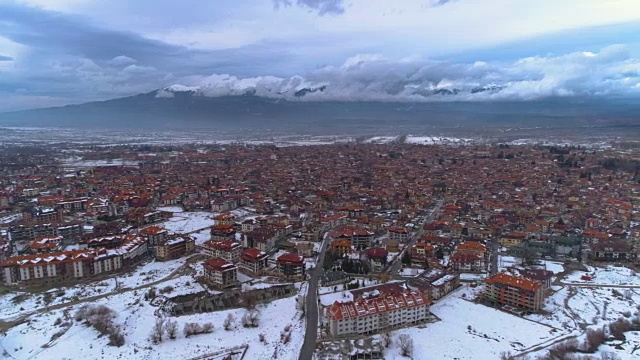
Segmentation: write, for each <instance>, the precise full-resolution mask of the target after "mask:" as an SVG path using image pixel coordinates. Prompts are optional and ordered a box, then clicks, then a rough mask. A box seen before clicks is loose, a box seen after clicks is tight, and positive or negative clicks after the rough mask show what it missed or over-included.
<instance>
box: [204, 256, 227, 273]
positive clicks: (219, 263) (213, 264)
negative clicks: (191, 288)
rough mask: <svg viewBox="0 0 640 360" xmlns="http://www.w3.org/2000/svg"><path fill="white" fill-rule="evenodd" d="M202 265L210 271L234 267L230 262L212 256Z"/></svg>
mask: <svg viewBox="0 0 640 360" xmlns="http://www.w3.org/2000/svg"><path fill="white" fill-rule="evenodd" d="M202 266H204V267H205V268H206V269H208V270H210V271H223V270H229V269H232V268H234V267H235V265H234V264H233V263H232V262H229V261H227V260H225V259H221V258H213V259H209V260H207V261H205V262H204V263H203V264H202Z"/></svg>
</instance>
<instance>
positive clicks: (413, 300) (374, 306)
mask: <svg viewBox="0 0 640 360" xmlns="http://www.w3.org/2000/svg"><path fill="white" fill-rule="evenodd" d="M430 304H431V301H430V300H429V298H427V297H426V296H424V295H423V294H422V293H420V292H419V291H405V292H403V293H401V294H382V295H380V296H377V297H374V298H368V299H365V298H364V297H361V298H358V299H357V300H355V301H349V302H338V301H336V302H334V303H333V305H331V306H330V307H329V308H328V309H327V317H328V318H329V319H331V320H340V319H349V318H364V317H368V316H375V315H377V314H379V313H385V312H390V311H394V310H397V309H403V308H414V307H418V306H428V305H430Z"/></svg>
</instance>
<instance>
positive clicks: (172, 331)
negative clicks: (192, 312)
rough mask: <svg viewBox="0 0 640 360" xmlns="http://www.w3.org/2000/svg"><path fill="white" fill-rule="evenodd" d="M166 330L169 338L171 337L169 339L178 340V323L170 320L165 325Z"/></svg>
mask: <svg viewBox="0 0 640 360" xmlns="http://www.w3.org/2000/svg"><path fill="white" fill-rule="evenodd" d="M164 328H165V330H166V332H167V336H168V337H169V339H175V338H176V333H177V332H178V322H176V321H171V320H170V319H168V320H167V321H166V322H165V323H164Z"/></svg>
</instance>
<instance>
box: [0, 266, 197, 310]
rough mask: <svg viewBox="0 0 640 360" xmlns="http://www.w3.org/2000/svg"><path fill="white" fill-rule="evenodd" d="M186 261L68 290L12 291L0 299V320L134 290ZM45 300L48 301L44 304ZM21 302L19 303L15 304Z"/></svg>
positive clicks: (168, 273)
mask: <svg viewBox="0 0 640 360" xmlns="http://www.w3.org/2000/svg"><path fill="white" fill-rule="evenodd" d="M185 260H186V259H185V258H183V259H176V260H171V261H166V262H161V261H151V262H148V263H145V264H142V265H141V266H140V267H138V268H137V269H135V270H134V271H132V272H130V273H123V274H120V275H119V276H117V277H112V278H107V279H102V280H96V281H93V282H89V283H85V284H78V285H74V286H68V287H60V288H54V289H50V290H48V291H47V292H46V293H49V294H50V295H45V293H44V292H42V293H31V292H20V291H12V292H8V293H6V294H3V295H1V296H0V319H11V318H15V317H17V316H21V315H23V314H28V313H31V312H33V311H36V310H38V309H41V308H42V307H44V306H53V305H59V304H64V303H68V302H71V301H78V300H84V299H87V298H90V297H94V296H99V295H103V294H107V293H111V292H114V291H117V290H119V289H125V288H135V287H139V286H143V285H146V284H149V283H151V282H154V281H158V280H161V279H163V278H165V277H167V276H169V275H170V274H171V273H172V272H173V271H175V270H176V269H178V268H179V267H180V266H182V265H183V264H184V263H185ZM45 298H50V299H49V302H48V303H46V301H45ZM18 299H20V301H18Z"/></svg>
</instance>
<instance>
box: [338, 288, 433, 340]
mask: <svg viewBox="0 0 640 360" xmlns="http://www.w3.org/2000/svg"><path fill="white" fill-rule="evenodd" d="M430 305H431V301H430V300H429V298H428V297H426V296H425V295H423V294H422V293H420V292H418V291H403V292H400V293H374V294H369V295H368V296H363V297H360V298H358V299H356V300H355V301H349V302H338V301H336V302H334V303H333V304H332V305H331V306H329V307H328V308H327V309H326V316H327V319H328V323H329V324H328V325H329V332H330V333H331V334H332V335H333V336H336V337H340V336H349V335H356V334H359V335H366V334H373V333H376V332H380V331H385V330H390V329H394V328H399V327H403V326H408V325H414V324H419V323H422V322H424V321H426V320H428V319H429V306H430Z"/></svg>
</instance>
